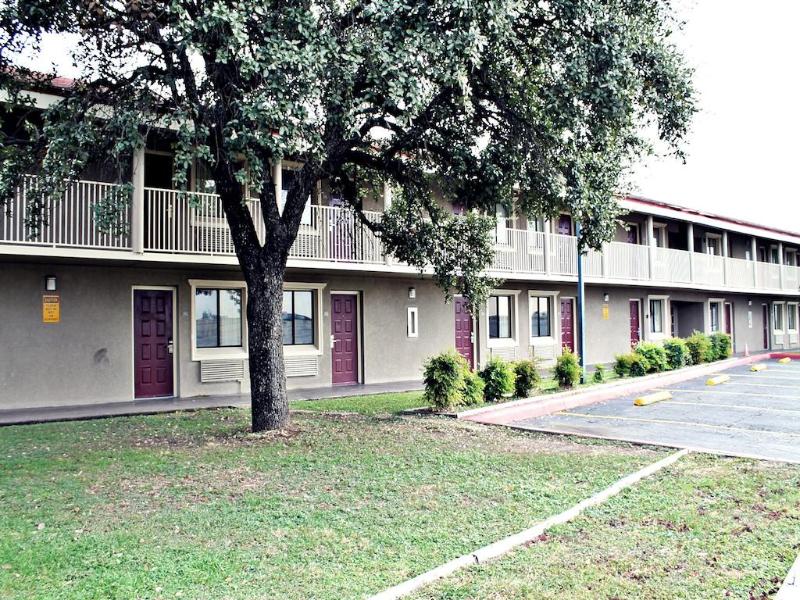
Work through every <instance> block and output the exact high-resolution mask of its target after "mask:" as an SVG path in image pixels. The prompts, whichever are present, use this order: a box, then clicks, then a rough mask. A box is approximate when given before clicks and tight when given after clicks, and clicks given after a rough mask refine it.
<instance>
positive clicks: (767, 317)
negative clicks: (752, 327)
mask: <svg viewBox="0 0 800 600" xmlns="http://www.w3.org/2000/svg"><path fill="white" fill-rule="evenodd" d="M761 320H762V321H763V322H762V323H761V341H762V342H763V341H766V342H767V345H766V348H764V350H770V349H771V348H772V333H771V331H772V328H771V327H770V321H771V320H772V310H771V309H770V306H769V303H768V302H762V303H761Z"/></svg>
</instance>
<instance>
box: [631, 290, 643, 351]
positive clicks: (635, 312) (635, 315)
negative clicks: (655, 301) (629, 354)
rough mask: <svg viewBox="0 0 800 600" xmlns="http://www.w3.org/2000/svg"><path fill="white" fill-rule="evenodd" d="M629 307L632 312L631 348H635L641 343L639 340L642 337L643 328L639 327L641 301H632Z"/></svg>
mask: <svg viewBox="0 0 800 600" xmlns="http://www.w3.org/2000/svg"><path fill="white" fill-rule="evenodd" d="M629 306H630V312H631V317H630V319H631V348H633V347H634V346H635V345H636V344H638V343H639V339H640V337H641V326H640V325H639V301H638V300H630V301H629Z"/></svg>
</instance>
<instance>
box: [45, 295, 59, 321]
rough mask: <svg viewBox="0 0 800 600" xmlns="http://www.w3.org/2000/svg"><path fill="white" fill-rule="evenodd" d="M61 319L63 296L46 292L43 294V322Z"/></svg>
mask: <svg viewBox="0 0 800 600" xmlns="http://www.w3.org/2000/svg"><path fill="white" fill-rule="evenodd" d="M59 321H61V298H60V297H59V296H55V295H50V294H46V295H43V296H42V323H58V322H59Z"/></svg>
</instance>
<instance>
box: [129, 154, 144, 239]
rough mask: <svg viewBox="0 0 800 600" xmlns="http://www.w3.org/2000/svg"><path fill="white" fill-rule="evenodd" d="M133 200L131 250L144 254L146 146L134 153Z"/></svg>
mask: <svg viewBox="0 0 800 600" xmlns="http://www.w3.org/2000/svg"><path fill="white" fill-rule="evenodd" d="M131 182H132V183H133V198H132V202H131V248H132V249H133V251H134V252H135V253H136V254H143V253H144V146H142V147H141V148H137V149H136V150H135V151H134V153H133V177H132V180H131Z"/></svg>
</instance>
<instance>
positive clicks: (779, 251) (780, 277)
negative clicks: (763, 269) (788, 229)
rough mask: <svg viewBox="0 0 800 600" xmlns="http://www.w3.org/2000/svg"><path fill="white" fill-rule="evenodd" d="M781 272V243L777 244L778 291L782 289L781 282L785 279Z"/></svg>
mask: <svg viewBox="0 0 800 600" xmlns="http://www.w3.org/2000/svg"><path fill="white" fill-rule="evenodd" d="M783 270H784V269H783V242H778V286H779V287H780V289H784V286H783V281H784V279H785V277H784V273H783Z"/></svg>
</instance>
